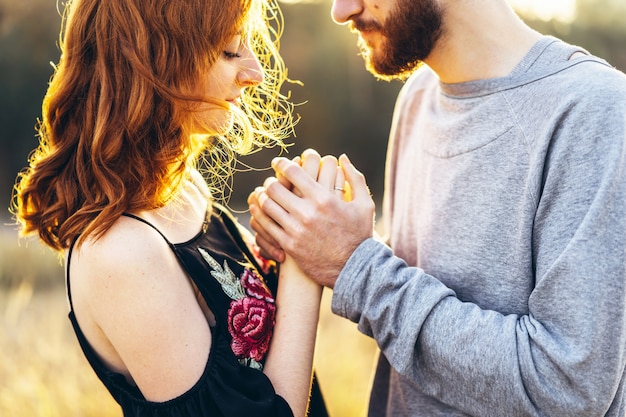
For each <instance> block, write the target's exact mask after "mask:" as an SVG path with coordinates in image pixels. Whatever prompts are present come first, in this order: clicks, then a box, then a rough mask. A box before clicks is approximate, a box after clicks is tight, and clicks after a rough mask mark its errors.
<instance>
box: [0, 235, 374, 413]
mask: <svg viewBox="0 0 626 417" xmlns="http://www.w3.org/2000/svg"><path fill="white" fill-rule="evenodd" d="M0 273H1V274H0V352H2V357H1V359H0V416H2V417H9V416H10V417H109V416H110V417H114V416H115V417H121V412H120V409H119V407H118V406H117V405H116V404H115V403H114V402H113V400H112V399H111V398H110V396H109V394H108V392H107V391H106V390H105V389H104V387H103V386H102V385H101V384H100V382H99V381H98V380H97V378H96V377H95V375H94V374H93V371H92V370H91V368H90V367H89V365H88V364H87V361H86V360H85V359H84V357H83V355H82V352H81V351H80V349H79V347H78V343H77V342H76V339H75V336H74V334H73V332H72V329H71V325H70V323H69V320H68V319H67V302H66V298H65V292H64V285H63V277H62V268H61V266H60V265H59V263H58V260H57V259H56V257H55V256H54V255H53V254H52V253H51V252H50V251H48V250H47V249H43V248H41V247H40V246H39V245H38V244H36V243H33V242H30V243H29V244H28V245H24V244H23V245H18V243H17V238H16V237H15V234H14V233H13V232H11V231H4V232H2V233H0ZM323 303H324V305H323V307H322V309H323V311H324V313H323V314H322V317H321V320H320V330H319V338H318V346H317V352H316V368H317V372H318V376H319V380H320V384H321V386H322V391H323V393H324V396H325V397H326V401H327V404H328V408H329V411H330V414H331V417H362V416H365V410H366V404H367V400H368V391H369V385H370V380H371V373H372V367H373V361H374V355H375V345H374V344H373V342H372V341H371V340H370V339H368V338H366V337H364V336H362V335H360V334H359V333H358V331H357V330H356V326H355V325H354V324H352V323H350V322H348V321H346V320H344V319H340V318H338V317H335V316H333V315H332V314H331V313H330V307H329V304H330V293H325V297H324V300H323Z"/></svg>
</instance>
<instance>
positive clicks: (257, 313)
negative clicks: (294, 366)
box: [66, 204, 328, 417]
mask: <svg viewBox="0 0 626 417" xmlns="http://www.w3.org/2000/svg"><path fill="white" fill-rule="evenodd" d="M127 216H129V217H132V218H135V219H137V220H139V221H142V222H144V223H146V224H147V225H149V226H151V227H153V228H154V229H155V230H157V232H159V234H161V232H160V231H159V230H158V229H156V228H155V227H154V226H153V225H152V224H150V223H148V222H146V221H145V220H143V219H140V218H139V217H136V216H133V215H128V214H127ZM161 236H163V234H161ZM163 238H164V239H165V240H166V241H167V239H166V238H165V236H163ZM167 243H168V245H169V246H170V248H171V249H172V251H173V252H174V254H175V255H176V257H177V259H178V261H179V262H180V264H181V266H182V267H183V269H184V270H185V271H186V272H187V274H188V275H189V277H191V279H192V280H193V282H194V283H195V284H196V286H197V287H198V289H199V290H200V292H201V294H202V296H203V297H204V299H205V301H206V303H207V304H208V306H209V308H210V309H211V311H212V312H213V314H214V315H215V319H216V323H215V325H214V326H212V327H211V332H212V338H213V339H212V344H211V350H210V354H209V359H208V361H207V363H206V366H205V369H204V372H203V373H202V376H201V377H200V379H199V380H198V381H197V383H196V384H195V385H194V386H193V387H192V388H191V389H189V390H188V391H187V392H185V393H184V394H182V395H180V396H179V397H177V398H174V399H171V400H168V401H165V402H151V401H147V400H146V399H145V398H144V396H143V395H142V394H141V392H140V391H139V389H137V387H136V386H134V385H131V384H129V383H128V382H127V380H126V378H125V377H124V376H123V375H121V374H119V373H116V372H113V371H111V370H109V369H108V368H107V367H106V366H105V365H104V363H103V362H102V361H101V360H100V359H99V358H98V356H97V354H96V353H95V351H94V350H93V348H92V347H91V346H90V345H89V342H88V341H87V339H86V338H85V336H84V335H83V333H82V331H81V329H80V327H79V325H78V322H77V320H76V317H75V315H74V311H73V307H72V299H71V292H70V286H69V264H70V260H71V254H72V248H70V252H69V255H68V262H67V273H66V275H67V283H68V287H67V288H68V298H69V302H70V313H69V319H70V321H71V323H72V326H73V328H74V331H75V333H76V337H77V339H78V342H79V343H80V346H81V348H82V350H83V352H84V354H85V357H86V358H87V360H88V361H89V363H90V364H91V367H92V368H93V370H94V371H95V373H96V374H97V376H98V377H99V378H100V380H101V381H102V382H103V384H104V385H105V386H106V388H107V389H108V390H109V392H110V393H111V395H112V396H113V398H114V399H115V401H117V402H118V404H120V406H121V408H122V411H123V413H124V416H125V417H131V416H138V417H139V416H141V417H192V416H193V417H200V416H206V417H212V416H215V417H222V416H224V417H234V416H258V417H263V416H267V417H270V416H271V417H282V416H293V413H292V411H291V409H290V408H289V405H288V404H287V402H286V401H285V400H284V399H283V398H282V397H280V396H279V395H277V394H276V392H275V391H274V388H273V386H272V384H271V382H270V380H269V379H268V378H267V376H265V374H264V373H263V372H262V371H261V368H262V366H263V362H264V358H265V354H266V352H267V347H268V344H269V339H270V337H271V332H272V329H273V325H274V314H275V304H274V299H273V297H274V294H276V285H277V273H276V267H275V266H274V265H273V264H272V263H265V262H263V261H262V260H261V259H260V258H258V257H255V256H254V255H253V254H252V253H251V252H250V250H249V248H248V246H247V245H246V243H245V242H244V240H243V238H242V236H241V234H240V232H239V229H238V228H237V226H236V224H235V221H234V219H233V218H232V217H231V216H230V214H229V213H228V212H227V211H226V210H225V209H224V208H222V207H220V206H219V205H216V204H214V205H213V210H211V213H210V214H209V215H207V219H206V221H205V223H204V227H203V230H202V231H201V232H199V233H198V234H197V235H196V236H195V237H194V238H192V239H191V240H189V241H188V242H185V243H180V244H173V243H170V242H169V241H167ZM309 415H310V416H313V417H325V416H327V415H328V414H327V412H326V408H325V405H324V401H323V399H322V396H321V393H320V391H319V387H318V386H317V383H316V381H315V380H314V384H313V392H312V398H311V408H310V414H309Z"/></svg>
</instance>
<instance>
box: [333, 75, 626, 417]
mask: <svg viewBox="0 0 626 417" xmlns="http://www.w3.org/2000/svg"><path fill="white" fill-rule="evenodd" d="M622 84H623V83H622ZM620 91H623V89H622V90H620ZM604 93H606V94H604ZM598 97H603V98H602V99H601V101H595V102H592V103H590V102H582V103H579V104H578V105H575V106H572V107H571V108H570V109H569V111H568V113H567V114H565V115H564V116H563V117H564V119H563V120H561V121H560V122H559V123H560V126H559V128H558V129H557V130H556V132H555V134H554V139H553V142H552V143H551V145H550V149H549V150H548V152H547V154H546V161H545V168H544V172H543V174H542V175H543V180H542V181H543V183H542V186H541V190H540V192H541V194H540V195H539V196H538V205H537V212H536V213H535V223H534V226H533V242H532V248H533V252H534V253H533V259H534V263H535V265H534V269H535V282H534V283H533V287H534V289H533V291H532V293H531V295H530V298H529V302H528V310H529V312H528V314H525V315H517V314H508V315H505V314H501V313H499V312H498V311H493V310H487V309H482V308H480V307H479V306H478V305H476V304H473V303H468V302H463V301H461V300H460V299H459V298H457V296H456V294H455V292H454V291H453V290H452V289H450V288H447V287H446V286H445V285H443V284H442V283H441V282H440V281H439V280H438V279H437V278H436V277H433V276H430V275H428V274H427V273H425V272H424V271H423V270H422V269H420V268H416V267H410V266H408V265H407V264H406V263H405V262H404V261H403V260H402V259H400V258H398V257H396V256H394V254H393V252H392V250H391V249H390V248H389V247H387V246H386V245H384V244H383V243H380V242H378V241H375V240H373V239H370V240H367V241H365V242H363V243H362V244H361V245H360V246H359V247H358V248H357V250H356V251H355V252H354V253H353V254H352V257H351V258H350V259H349V261H348V263H347V264H346V266H345V267H344V269H343V271H342V273H341V275H340V276H339V279H338V281H337V283H336V285H335V289H334V293H333V301H332V308H333V311H334V312H335V313H336V314H338V315H341V316H343V317H346V318H348V319H350V320H352V321H354V322H356V323H358V327H359V329H360V331H361V332H363V333H364V334H366V335H369V336H371V337H373V338H374V339H375V340H376V341H377V343H378V345H379V347H380V349H381V351H382V352H383V354H384V355H385V357H386V358H387V359H388V361H389V363H390V364H391V366H392V367H393V368H394V369H395V370H396V371H397V372H398V373H399V374H400V375H401V376H402V377H404V378H406V379H408V380H410V381H412V382H413V383H414V386H415V387H416V388H415V389H417V390H419V391H421V392H423V393H424V394H425V395H428V396H431V397H434V398H436V399H438V400H439V401H441V402H442V403H445V404H448V405H450V406H452V407H454V408H456V409H458V410H461V411H463V412H465V413H467V414H470V415H475V416H494V417H501V416H548V415H549V416H586V417H590V416H604V415H605V414H607V412H608V411H609V407H610V406H611V404H612V403H613V401H614V399H615V397H616V395H619V394H617V393H618V392H620V390H621V384H622V383H623V373H624V368H625V367H626V282H625V281H626V280H625V278H626V149H625V148H626V106H625V105H624V98H623V97H620V96H617V95H616V92H615V91H614V92H613V93H611V92H610V91H602V92H600V94H598ZM617 403H619V401H616V402H615V404H617Z"/></svg>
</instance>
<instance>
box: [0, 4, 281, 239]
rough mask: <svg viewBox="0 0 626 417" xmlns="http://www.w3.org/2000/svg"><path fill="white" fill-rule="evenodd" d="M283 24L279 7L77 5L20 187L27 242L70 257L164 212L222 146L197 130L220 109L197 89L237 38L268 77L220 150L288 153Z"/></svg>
mask: <svg viewBox="0 0 626 417" xmlns="http://www.w3.org/2000/svg"><path fill="white" fill-rule="evenodd" d="M272 21H273V22H272ZM276 22H278V28H277V27H276V25H272V23H276ZM280 23H282V15H280V13H279V11H278V7H277V5H276V4H275V0H115V1H102V0H73V1H71V2H69V4H68V5H67V7H66V17H65V18H64V24H63V29H62V31H61V33H62V41H61V58H60V61H59V64H58V65H57V66H56V67H55V72H54V75H53V78H52V80H51V82H50V85H49V88H48V91H47V94H46V96H45V98H44V101H43V106H42V120H41V122H40V124H39V128H38V131H39V138H40V145H39V147H38V149H37V150H36V151H35V152H33V154H32V155H31V158H30V166H29V168H27V169H26V170H25V171H23V172H22V173H21V174H20V176H19V177H18V180H17V184H16V186H15V193H14V198H13V202H12V211H13V213H14V214H15V216H16V218H17V220H18V221H19V222H20V223H21V226H22V233H23V234H30V233H38V235H39V237H40V238H41V240H42V241H43V242H44V243H45V244H47V245H48V246H50V247H51V248H53V249H55V250H63V249H64V248H67V247H68V246H69V245H70V244H71V242H72V241H73V240H74V239H75V238H77V237H79V236H80V239H79V243H80V241H82V240H83V239H84V238H85V237H86V236H93V237H96V238H97V237H99V236H101V235H102V234H103V233H105V232H106V231H107V230H108V229H109V228H110V227H111V226H112V225H113V223H114V222H115V221H116V220H117V219H118V218H119V217H120V215H121V214H122V213H124V212H128V211H130V212H132V211H139V210H150V209H154V208H157V207H161V206H163V205H164V204H165V203H167V202H168V201H169V200H170V199H171V198H172V196H173V195H174V194H175V192H176V191H177V189H178V187H179V186H180V184H181V182H182V180H183V179H184V178H185V176H186V174H187V173H188V172H189V168H190V167H193V166H194V164H195V163H196V161H197V160H198V157H199V156H200V155H201V154H202V152H203V151H204V150H206V148H207V146H211V144H215V143H216V139H215V138H213V139H212V140H211V141H207V140H198V139H197V137H196V135H194V134H193V133H194V132H193V131H191V129H192V126H193V125H194V123H193V114H194V109H197V108H198V103H199V102H202V101H204V102H207V101H208V102H211V100H210V99H208V98H206V97H199V96H197V95H195V96H194V94H192V93H191V92H193V91H194V89H195V87H196V86H197V83H198V82H199V80H200V79H201V76H202V74H204V73H206V71H207V70H208V69H209V68H210V66H211V65H212V64H213V63H214V62H215V61H216V59H217V58H218V57H219V55H220V54H221V53H222V51H223V49H224V48H225V46H226V45H227V43H228V42H229V41H230V39H232V37H233V36H234V35H235V34H236V33H238V32H241V31H246V34H247V36H250V38H251V39H252V47H253V48H254V49H255V52H256V53H257V55H258V56H259V57H260V61H261V63H262V64H263V65H264V67H265V72H266V77H265V80H264V82H263V83H262V84H261V85H259V86H257V87H253V88H251V89H250V90H251V91H246V92H245V93H244V94H246V96H244V98H243V102H244V110H242V111H240V112H239V113H240V114H239V115H238V116H237V114H236V115H235V120H236V121H237V120H238V122H236V124H237V127H236V128H235V129H233V131H234V133H233V132H231V135H236V136H238V137H237V138H232V137H231V138H224V137H221V138H219V137H218V138H217V140H220V139H221V140H222V146H221V147H220V148H224V146H223V145H224V144H227V148H229V150H232V151H236V152H240V153H243V152H245V151H247V150H250V149H252V148H253V147H255V146H263V145H267V146H271V145H273V144H279V145H283V143H282V139H283V138H284V137H286V136H287V135H288V134H289V133H290V130H291V129H292V128H293V122H292V119H291V111H290V110H291V107H289V106H290V105H289V104H288V102H287V101H286V97H284V96H282V95H281V94H280V93H279V92H278V91H279V89H280V86H281V84H282V83H283V81H285V80H286V70H285V69H284V66H283V64H282V60H281V59H280V56H279V55H278V52H277V48H278V38H279V37H280V34H281V28H280ZM247 90H248V89H247ZM286 103H287V104H286ZM212 104H215V105H224V104H223V103H222V104H220V103H214V102H213V103H212ZM268 114H269V115H271V116H272V117H269V118H268V117H267V115H268ZM237 117H238V118H237ZM268 120H269V121H268ZM259 135H260V136H264V139H259ZM219 171H220V168H216V169H215V172H219Z"/></svg>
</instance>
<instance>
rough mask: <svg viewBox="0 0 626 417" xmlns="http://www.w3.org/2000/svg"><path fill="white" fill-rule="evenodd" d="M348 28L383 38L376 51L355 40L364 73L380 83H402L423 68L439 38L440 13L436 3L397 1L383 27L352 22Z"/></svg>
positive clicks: (409, 0) (441, 25) (441, 24)
mask: <svg viewBox="0 0 626 417" xmlns="http://www.w3.org/2000/svg"><path fill="white" fill-rule="evenodd" d="M352 28H353V29H356V30H359V31H362V32H367V31H374V32H378V33H379V34H380V35H382V36H383V39H384V41H383V43H382V44H381V45H380V46H379V47H377V48H372V47H370V46H368V45H367V44H366V42H365V40H363V38H359V47H360V48H361V53H362V55H363V58H364V59H365V64H366V67H367V69H368V71H370V72H371V73H372V74H374V75H375V76H377V77H378V78H382V79H387V80H389V79H393V78H400V79H405V78H407V77H408V76H409V75H411V74H412V73H413V72H414V71H415V70H416V69H417V68H419V67H420V66H421V65H422V64H423V61H424V60H425V59H426V58H427V57H428V56H429V55H430V53H431V52H432V50H433V48H434V47H435V44H436V43H437V41H438V40H439V38H440V37H441V34H442V32H443V11H442V9H441V7H440V6H439V5H438V3H437V2H436V0H398V5H397V7H396V9H395V10H394V11H393V12H392V13H391V15H390V16H389V17H388V18H387V19H386V20H385V22H384V23H383V24H380V23H378V22H376V21H367V22H366V21H361V20H359V19H355V20H354V21H353V22H352Z"/></svg>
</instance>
